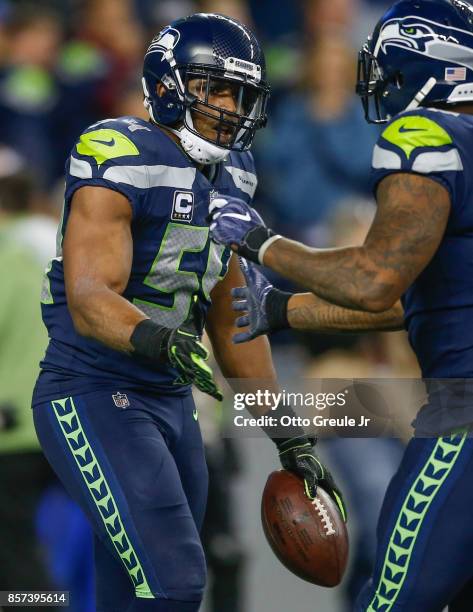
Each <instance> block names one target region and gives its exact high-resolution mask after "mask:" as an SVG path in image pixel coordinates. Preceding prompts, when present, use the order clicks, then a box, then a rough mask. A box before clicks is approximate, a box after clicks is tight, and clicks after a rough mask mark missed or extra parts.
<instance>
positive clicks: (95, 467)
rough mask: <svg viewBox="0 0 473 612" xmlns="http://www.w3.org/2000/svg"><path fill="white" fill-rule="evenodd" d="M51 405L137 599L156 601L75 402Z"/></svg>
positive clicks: (55, 402)
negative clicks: (132, 585) (83, 426)
mask: <svg viewBox="0 0 473 612" xmlns="http://www.w3.org/2000/svg"><path fill="white" fill-rule="evenodd" d="M51 404H52V407H53V409H54V413H55V415H56V418H57V420H58V421H59V424H60V426H61V429H62V433H63V434H64V437H65V438H66V441H67V444H68V446H69V449H70V451H71V453H72V455H73V457H74V459H75V461H76V464H77V467H78V468H79V470H80V473H81V474H82V477H83V479H84V482H85V484H86V485H87V488H88V489H89V492H90V495H91V497H92V499H93V500H94V502H95V505H96V506H97V510H98V511H99V514H100V516H101V517H102V521H103V524H104V525H105V529H106V530H107V533H108V534H109V536H110V539H111V541H112V543H113V546H114V547H115V550H116V551H117V554H118V556H119V557H120V559H121V560H122V562H123V564H124V566H125V569H126V571H127V572H128V575H129V576H130V578H131V580H132V582H133V584H134V587H135V593H136V596H137V597H139V598H143V599H155V597H154V595H153V593H152V592H151V589H150V588H149V585H148V582H147V580H146V576H145V573H144V571H143V568H142V567H141V563H140V560H139V559H138V555H137V554H136V552H135V550H134V549H133V546H132V544H131V542H130V539H129V537H128V535H127V533H126V531H125V527H124V526H123V521H122V518H121V516H120V513H119V511H118V506H117V503H116V501H115V499H114V498H113V495H112V492H111V490H110V487H109V486H108V483H107V481H106V480H105V476H104V475H103V472H102V468H101V467H100V464H99V462H98V460H97V458H96V456H95V454H94V451H93V450H92V447H91V446H90V444H89V441H88V439H87V436H86V435H85V432H84V430H83V428H82V425H81V422H80V420H79V415H78V413H77V410H76V407H75V405H74V400H73V398H72V397H66V398H64V399H60V400H55V401H53V402H51Z"/></svg>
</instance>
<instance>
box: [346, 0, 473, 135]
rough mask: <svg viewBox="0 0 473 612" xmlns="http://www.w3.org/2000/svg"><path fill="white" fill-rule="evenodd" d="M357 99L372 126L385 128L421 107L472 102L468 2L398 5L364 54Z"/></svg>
mask: <svg viewBox="0 0 473 612" xmlns="http://www.w3.org/2000/svg"><path fill="white" fill-rule="evenodd" d="M357 94H358V95H359V96H361V99H362V103H363V107H364V110H365V117H366V120H367V121H369V122H370V123H384V122H386V121H389V119H390V118H391V117H392V116H394V115H396V114H397V113H399V112H401V111H404V110H411V109H414V108H417V107H418V106H435V105H438V104H458V103H461V102H468V101H472V100H473V8H472V7H471V6H470V4H468V3H467V2H464V1H463V0H401V2H397V3H396V4H394V5H393V6H392V7H391V8H390V9H389V10H388V11H387V12H386V13H385V14H384V15H383V17H382V18H381V19H380V21H379V22H378V24H377V25H376V27H375V30H374V32H373V35H372V37H369V38H368V41H367V42H366V44H365V45H364V46H363V47H362V49H361V51H360V54H359V60H358V84H357ZM373 110H374V115H373V113H372V111H373Z"/></svg>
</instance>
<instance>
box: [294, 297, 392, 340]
mask: <svg viewBox="0 0 473 612" xmlns="http://www.w3.org/2000/svg"><path fill="white" fill-rule="evenodd" d="M287 318H288V323H289V326H290V327H291V328H293V329H299V330H311V331H317V332H319V333H325V332H326V333H334V332H335V333H344V332H347V333H359V332H372V331H399V330H401V329H403V328H404V311H403V308H402V305H401V302H399V301H398V302H396V303H395V304H394V306H393V307H392V308H389V309H388V310H385V311H384V312H379V313H378V312H376V313H371V312H363V311H361V310H352V309H350V308H343V307H342V306H336V305H335V304H331V303H330V302H327V301H326V300H324V299H322V298H320V297H318V296H316V295H315V294H313V293H296V294H294V295H293V296H292V297H291V298H290V299H289V302H288V307H287Z"/></svg>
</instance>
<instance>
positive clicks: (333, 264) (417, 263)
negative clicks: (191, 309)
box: [264, 172, 451, 326]
mask: <svg viewBox="0 0 473 612" xmlns="http://www.w3.org/2000/svg"><path fill="white" fill-rule="evenodd" d="M377 203H378V208H377V213H376V216H375V218H374V221H373V223H372V225H371V228H370V230H369V232H368V235H367V237H366V240H365V242H364V244H363V245H362V246H359V247H346V248H341V249H323V250H317V249H312V248H309V247H307V246H304V245H303V244H301V243H298V242H294V241H292V240H287V239H286V238H282V239H280V240H277V241H276V242H275V243H273V244H272V245H271V246H270V247H269V248H268V250H267V251H266V253H265V256H264V265H265V266H268V267H269V268H271V269H272V270H274V271H276V272H278V273H279V274H281V275H282V276H284V277H286V278H289V279H290V280H292V281H294V282H296V283H299V284H300V285H302V286H304V287H306V288H307V289H309V290H310V291H311V292H312V293H314V294H316V295H317V296H319V297H320V298H322V299H324V300H326V301H327V302H331V303H332V304H335V305H338V306H341V307H344V308H348V309H354V310H358V311H363V312H368V313H382V312H384V311H388V310H389V309H391V308H392V307H393V306H394V304H395V303H396V302H397V301H398V300H399V298H400V297H401V295H402V294H403V293H404V292H405V291H406V289H407V288H408V287H409V286H410V285H411V284H412V282H413V281H414V280H415V279H416V278H417V277H418V276H419V274H420V273H421V272H422V270H423V269H424V268H425V267H426V266H427V264H428V263H429V262H430V260H431V259H432V257H433V255H434V253H435V251H436V250H437V248H438V246H439V244H440V242H441V240H442V237H443V234H444V232H445V228H446V225H447V221H448V217H449V214H450V208H451V203H450V195H449V192H448V190H447V189H446V188H445V187H443V186H442V185H440V184H439V183H437V182H436V181H434V180H432V179H430V178H427V177H425V176H420V175H417V174H409V173H402V172H399V173H396V174H391V175H389V176H387V177H386V178H384V179H383V180H382V181H381V182H380V184H379V186H378V191H377ZM306 299H307V298H305V299H304V300H303V301H302V308H303V309H304V311H305V315H302V314H300V313H298V314H297V313H295V312H294V311H295V310H298V309H299V308H300V306H299V304H300V302H298V301H299V300H301V298H300V297H299V296H294V297H292V298H291V300H290V301H289V306H288V308H289V312H290V322H291V323H292V322H293V321H294V322H295V324H296V326H297V325H298V324H300V319H301V318H303V317H304V316H305V317H307V306H308V303H307V301H306ZM394 315H395V313H390V314H389V317H388V318H390V317H391V316H394ZM306 324H307V321H306Z"/></svg>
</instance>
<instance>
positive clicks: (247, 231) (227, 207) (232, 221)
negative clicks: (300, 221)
mask: <svg viewBox="0 0 473 612" xmlns="http://www.w3.org/2000/svg"><path fill="white" fill-rule="evenodd" d="M209 217H210V236H211V237H212V240H213V241H214V242H217V243H218V244H224V245H226V246H229V247H232V248H233V249H234V250H235V251H236V252H237V253H239V254H240V255H242V256H243V257H246V259H249V260H250V261H254V262H256V263H258V262H259V263H262V262H263V256H264V253H265V252H266V249H267V248H268V247H269V246H270V245H271V244H272V243H273V242H274V241H275V240H278V238H280V236H278V235H276V234H275V233H274V232H273V231H272V230H270V229H269V228H268V227H266V225H265V223H264V221H263V219H262V218H261V216H260V215H259V214H258V213H257V212H256V210H255V209H254V208H252V207H251V206H248V204H247V203H246V202H244V201H243V200H240V199H239V198H233V197H230V196H225V197H221V196H219V197H217V198H214V199H213V200H212V201H211V202H210V206H209Z"/></svg>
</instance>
